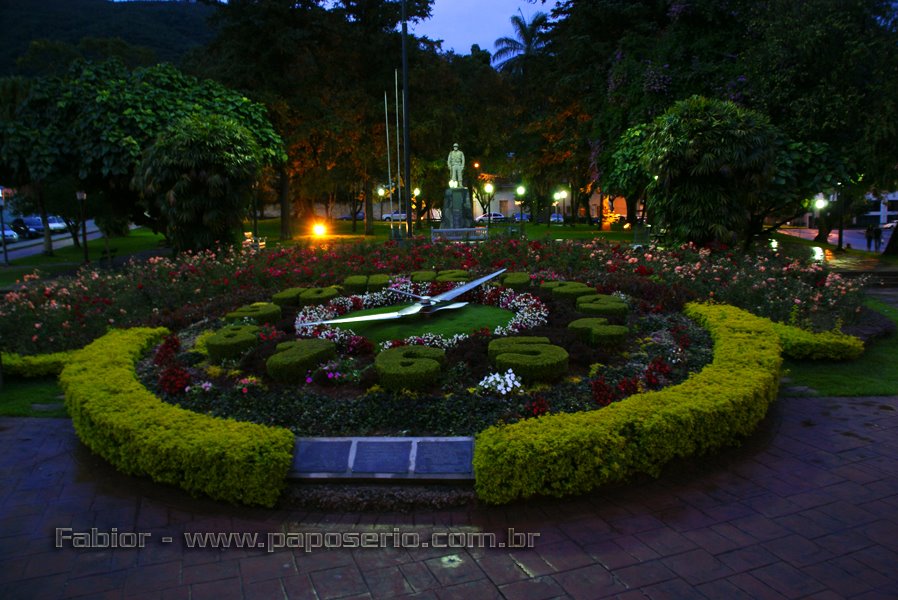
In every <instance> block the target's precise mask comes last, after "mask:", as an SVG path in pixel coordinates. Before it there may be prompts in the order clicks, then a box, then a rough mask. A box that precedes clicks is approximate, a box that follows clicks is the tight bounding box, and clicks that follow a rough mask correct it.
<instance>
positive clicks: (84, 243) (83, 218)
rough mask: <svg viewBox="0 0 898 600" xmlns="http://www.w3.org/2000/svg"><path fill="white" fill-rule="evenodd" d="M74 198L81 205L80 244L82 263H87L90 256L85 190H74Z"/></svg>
mask: <svg viewBox="0 0 898 600" xmlns="http://www.w3.org/2000/svg"><path fill="white" fill-rule="evenodd" d="M75 198H77V199H78V204H79V205H80V207H81V245H82V246H83V247H84V264H87V263H89V262H90V258H89V257H88V256H87V219H86V216H85V215H86V214H87V211H86V208H87V192H84V191H79V192H75Z"/></svg>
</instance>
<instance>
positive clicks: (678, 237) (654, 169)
mask: <svg viewBox="0 0 898 600" xmlns="http://www.w3.org/2000/svg"><path fill="white" fill-rule="evenodd" d="M778 141H779V140H778V131H777V130H776V128H774V127H773V126H772V125H770V122H769V121H768V120H767V118H766V117H764V116H763V115H761V114H759V113H756V112H753V111H749V110H746V109H742V108H739V107H738V106H736V105H735V104H734V103H732V102H724V101H720V100H710V99H707V98H702V97H699V96H694V97H692V98H689V99H687V100H683V101H680V102H677V103H676V104H674V105H673V106H672V107H671V108H670V109H669V110H668V111H667V112H665V113H664V114H663V115H661V116H660V117H658V118H657V119H655V121H654V122H653V123H652V125H651V127H650V128H649V131H648V135H647V137H646V139H645V141H644V143H643V155H642V157H641V161H642V164H643V168H644V169H645V170H646V172H647V173H648V174H649V175H650V181H651V183H650V184H649V187H648V199H647V208H648V211H649V213H650V215H651V217H652V218H653V219H654V220H655V222H656V223H657V224H658V225H659V226H660V227H662V228H665V229H666V230H667V235H668V236H669V237H670V238H671V239H672V240H674V241H692V242H695V243H698V244H705V243H709V242H729V241H731V240H732V239H733V237H734V235H741V236H744V235H745V234H746V232H747V228H748V227H747V224H748V223H749V221H750V215H751V214H752V211H753V209H754V208H755V205H756V204H757V198H758V196H759V195H760V194H762V193H763V192H764V191H765V189H766V187H767V186H768V185H769V184H770V182H771V181H772V180H773V178H774V176H775V175H776V167H777V164H776V152H775V150H774V148H775V147H776V145H777V144H778Z"/></svg>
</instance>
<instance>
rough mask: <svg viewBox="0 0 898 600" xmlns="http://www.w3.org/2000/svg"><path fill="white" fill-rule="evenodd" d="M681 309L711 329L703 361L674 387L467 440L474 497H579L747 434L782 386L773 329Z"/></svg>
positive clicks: (736, 315)
mask: <svg viewBox="0 0 898 600" xmlns="http://www.w3.org/2000/svg"><path fill="white" fill-rule="evenodd" d="M687 313H688V314H689V315H690V316H692V317H693V318H696V319H698V320H700V321H702V322H703V323H704V324H705V325H706V326H707V327H708V328H709V329H710V330H711V332H712V335H713V337H714V339H715V349H714V361H713V363H712V364H711V365H710V366H708V367H706V368H705V369H704V370H702V372H701V373H699V374H697V375H695V376H692V377H690V378H689V379H688V380H686V381H685V382H683V383H682V384H680V385H678V386H674V387H670V388H666V389H663V390H660V391H653V392H646V393H643V394H637V395H634V396H631V397H629V398H627V399H626V400H624V401H622V402H620V403H616V404H613V405H611V406H609V407H608V408H606V409H604V410H601V411H592V412H584V413H577V414H564V415H551V416H544V417H541V418H539V419H531V420H527V421H522V422H520V423H516V424H513V425H507V426H496V427H491V428H489V429H487V430H485V431H483V432H481V433H480V434H479V435H478V436H477V439H476V443H475V446H474V472H475V480H476V489H477V495H478V497H480V498H481V499H483V500H485V501H487V502H490V503H496V504H501V503H506V502H510V501H512V500H515V499H518V498H528V497H531V496H535V495H550V496H565V495H569V494H576V493H582V492H586V491H589V490H591V489H593V488H595V487H598V486H600V485H604V484H607V483H610V482H615V481H623V480H626V479H627V478H629V477H631V476H633V475H635V474H637V473H648V474H650V475H658V473H659V472H660V469H661V467H662V466H664V464H666V463H667V462H669V461H670V460H671V459H673V458H675V457H683V456H691V455H694V454H701V453H704V452H708V451H709V450H712V449H715V448H719V447H721V446H724V445H729V444H735V443H737V442H738V441H740V440H741V439H742V438H743V437H744V436H746V435H748V434H750V433H751V432H752V431H754V429H755V427H756V426H757V424H758V423H759V422H760V420H761V419H762V418H763V417H764V415H765V414H766V411H767V407H768V405H769V404H770V403H771V402H773V400H774V399H775V398H776V394H777V389H778V386H779V376H780V366H781V363H782V358H781V356H780V350H781V346H780V343H779V339H778V337H777V335H776V333H775V332H774V330H773V326H772V325H771V323H770V321H768V320H766V319H762V318H758V317H755V316H753V315H750V314H749V313H747V312H745V311H742V310H739V309H735V308H733V307H729V306H721V305H699V304H690V305H689V307H688V308H687ZM746 348H751V349H752V352H751V353H747V352H746V351H745V349H746Z"/></svg>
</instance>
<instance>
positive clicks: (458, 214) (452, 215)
mask: <svg viewBox="0 0 898 600" xmlns="http://www.w3.org/2000/svg"><path fill="white" fill-rule="evenodd" d="M470 227H474V207H473V206H471V199H470V197H469V196H468V190H467V188H462V187H456V188H446V193H445V195H444V196H443V219H442V222H441V223H440V229H467V228H470Z"/></svg>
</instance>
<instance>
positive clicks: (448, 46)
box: [409, 0, 555, 54]
mask: <svg viewBox="0 0 898 600" xmlns="http://www.w3.org/2000/svg"><path fill="white" fill-rule="evenodd" d="M553 6H555V2H554V0H549V1H548V2H546V3H545V4H542V3H541V2H539V1H537V2H534V3H532V4H531V3H529V2H527V0H435V2H434V3H433V10H432V13H433V16H432V17H431V18H430V19H428V20H427V21H425V22H424V23H418V24H412V23H410V24H409V31H411V32H412V33H414V34H415V35H418V36H424V35H426V36H427V37H429V38H430V39H434V40H439V39H441V40H445V41H444V42H443V50H446V51H448V50H454V51H455V53H456V54H470V53H471V45H472V44H479V45H480V47H481V48H482V49H483V50H489V51H490V52H494V51H495V45H494V43H495V41H496V39H497V38H500V37H514V29H513V28H512V26H511V16H512V15H515V14H518V9H520V10H521V11H522V12H523V13H524V18H526V19H527V21H528V22H529V21H530V18H531V17H532V16H533V13H535V12H537V11H542V12H545V13H547V14H549V13H550V12H551V10H552V7H553Z"/></svg>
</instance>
